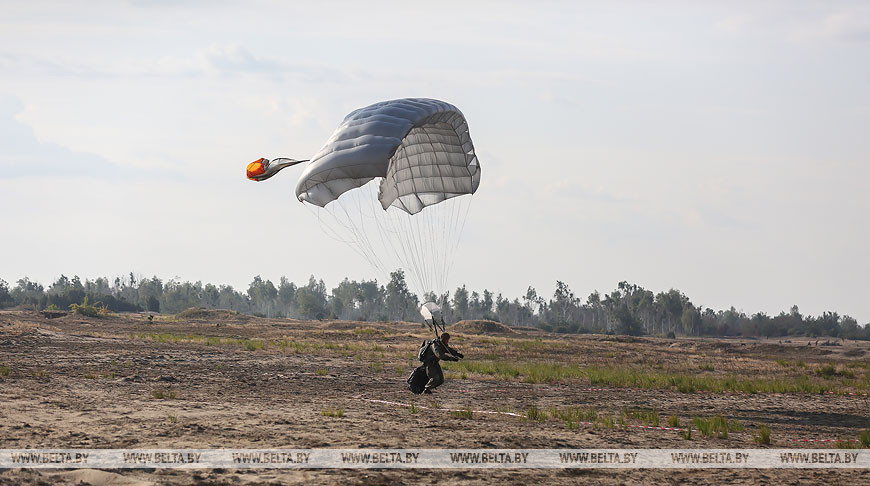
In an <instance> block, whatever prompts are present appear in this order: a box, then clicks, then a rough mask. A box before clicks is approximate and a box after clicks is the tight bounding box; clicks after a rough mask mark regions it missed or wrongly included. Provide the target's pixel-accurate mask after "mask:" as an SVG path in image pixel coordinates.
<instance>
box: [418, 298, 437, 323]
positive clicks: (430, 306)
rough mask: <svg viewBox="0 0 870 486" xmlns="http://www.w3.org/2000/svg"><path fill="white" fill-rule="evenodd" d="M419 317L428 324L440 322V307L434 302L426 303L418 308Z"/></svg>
mask: <svg viewBox="0 0 870 486" xmlns="http://www.w3.org/2000/svg"><path fill="white" fill-rule="evenodd" d="M420 315H421V316H423V320H424V321H426V322H428V323H438V322H441V307H438V304H436V303H435V302H426V303H425V304H423V305H422V306H421V307H420Z"/></svg>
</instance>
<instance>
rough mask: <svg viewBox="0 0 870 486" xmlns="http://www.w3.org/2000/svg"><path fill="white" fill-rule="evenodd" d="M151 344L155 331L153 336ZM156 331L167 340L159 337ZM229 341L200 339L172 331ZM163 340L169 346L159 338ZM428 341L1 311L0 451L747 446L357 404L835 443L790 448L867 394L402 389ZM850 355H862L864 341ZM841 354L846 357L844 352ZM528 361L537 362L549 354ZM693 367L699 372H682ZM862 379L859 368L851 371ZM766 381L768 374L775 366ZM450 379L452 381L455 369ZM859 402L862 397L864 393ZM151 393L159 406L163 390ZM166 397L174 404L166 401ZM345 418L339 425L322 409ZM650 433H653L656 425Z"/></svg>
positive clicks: (860, 413)
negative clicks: (556, 412) (425, 393)
mask: <svg viewBox="0 0 870 486" xmlns="http://www.w3.org/2000/svg"><path fill="white" fill-rule="evenodd" d="M152 333H153V335H152ZM157 333H165V334H164V337H163V338H160V337H158V336H157ZM185 335H191V336H200V337H202V336H205V337H213V338H219V337H224V338H232V339H235V340H237V342H235V343H226V342H224V343H222V344H211V345H209V344H207V343H205V342H199V341H197V340H196V339H193V338H191V339H188V340H184V339H179V338H180V337H181V336H185ZM166 336H175V340H178V342H175V340H173V339H172V338H171V337H170V338H167V337H166ZM424 336H425V334H424V333H423V331H422V330H421V329H420V327H419V326H418V325H414V324H409V323H388V324H371V323H344V322H305V321H293V320H279V319H250V320H249V319H246V318H242V317H238V316H232V315H227V316H224V317H220V316H213V317H212V318H207V319H201V320H184V319H180V320H179V319H172V318H171V317H165V316H158V317H157V319H155V320H154V322H149V321H147V320H146V317H145V316H142V315H120V316H110V317H108V318H103V319H90V318H82V317H79V316H74V315H67V316H64V317H60V318H55V319H48V318H46V317H44V316H42V315H40V314H37V313H35V312H18V311H5V312H0V366H4V367H6V368H7V369H8V373H7V374H5V376H0V417H2V420H0V448H160V447H173V448H267V447H268V448H315V447H332V448H358V447H367V448H372V447H384V448H400V447H407V448H478V447H488V448H592V447H613V448H620V447H625V448H690V447H691V448H731V447H757V446H756V445H755V444H754V442H753V440H752V437H751V434H739V433H735V434H731V435H730V436H729V438H728V439H722V438H709V437H703V436H701V435H699V434H696V435H695V436H694V437H693V438H692V440H691V441H687V440H685V439H684V438H683V437H681V435H680V434H679V433H678V432H673V431H666V430H643V429H620V428H613V429H610V428H606V427H597V428H596V427H593V426H583V425H581V426H579V427H576V428H570V427H568V426H566V425H565V423H563V422H561V421H558V420H549V421H547V422H544V423H542V422H537V421H529V420H522V419H518V418H516V417H510V416H503V415H479V414H476V415H474V416H473V417H472V418H471V419H467V418H462V417H459V416H456V415H453V414H450V413H447V412H437V411H419V412H417V413H411V411H409V410H408V409H407V408H401V407H393V406H388V405H382V404H375V403H371V402H366V401H363V400H360V399H359V397H367V398H373V399H382V400H391V401H396V402H401V403H411V402H414V403H415V404H417V405H424V406H432V407H448V408H457V409H481V410H482V409H486V410H511V411H517V412H523V411H526V410H528V409H529V408H530V407H533V406H534V407H539V408H542V409H546V408H548V407H566V406H581V407H596V408H597V409H598V410H599V411H602V412H606V411H609V410H612V411H614V414H615V413H618V411H620V410H624V409H635V408H643V409H651V410H656V411H658V412H659V414H660V415H661V416H662V418H663V420H664V418H665V417H667V416H669V415H677V416H680V417H682V418H683V420H684V421H686V420H689V418H690V417H693V416H713V415H723V416H725V417H728V418H729V419H734V420H739V421H740V422H741V423H742V424H744V425H745V427H746V429H747V432H748V431H750V430H754V429H755V428H756V427H757V426H759V425H761V424H765V425H768V426H770V427H771V429H772V430H773V433H772V437H773V438H774V440H773V444H772V445H771V447H814V448H821V447H832V446H831V445H829V444H823V443H812V444H809V443H796V442H790V441H789V439H805V438H835V439H836V438H856V437H857V436H858V431H860V430H861V429H866V428H870V398H868V397H866V396H861V395H858V396H840V395H811V394H800V393H795V394H752V395H749V394H734V393H722V394H711V393H679V392H677V391H675V390H636V389H628V388H608V389H605V390H592V389H590V388H591V387H590V385H589V384H588V383H582V382H570V381H569V382H562V383H550V384H542V383H536V384H532V383H525V382H524V381H523V380H522V379H516V380H497V379H495V378H493V377H488V376H482V375H476V374H472V375H467V376H466V377H465V378H461V377H459V376H458V375H457V374H456V373H450V374H449V375H448V381H447V383H446V384H445V385H444V386H443V387H442V388H440V389H439V390H438V391H437V393H436V394H435V395H434V396H432V397H426V398H422V397H415V396H414V395H412V394H411V393H410V392H408V391H406V390H405V389H404V380H405V378H406V376H407V374H408V372H409V371H410V369H411V367H412V365H413V361H412V358H413V353H414V351H415V348H416V347H417V346H418V345H419V343H420V341H421V340H422V339H423V337H424ZM457 337H459V339H457V340H456V341H457V342H458V344H459V345H461V346H462V349H463V352H464V353H465V354H466V356H468V357H473V356H475V355H476V354H485V353H490V354H492V352H493V350H494V349H495V350H497V349H500V348H498V343H497V342H496V343H493V342H492V341H491V340H490V338H481V337H478V336H462V335H459V336H457ZM512 337H513V338H524V337H525V338H530V339H534V338H543V339H544V340H545V341H544V342H545V343H546V342H548V341H546V340H548V339H553V340H554V341H553V342H558V343H567V344H565V345H564V346H563V347H560V348H559V349H560V351H559V355H558V356H559V359H561V360H567V361H569V362H577V363H579V364H581V365H588V364H592V363H595V364H598V365H601V364H602V363H606V362H607V361H608V360H610V361H619V362H625V363H629V362H630V363H646V362H649V363H650V366H661V363H683V362H686V363H697V362H700V361H705V360H707V361H712V362H715V363H717V369H718V368H719V367H721V368H723V369H729V367H733V368H734V369H735V370H738V371H739V372H741V373H753V371H752V370H753V369H754V368H753V367H757V368H758V369H760V370H775V369H776V366H777V365H776V364H773V363H772V360H773V359H776V358H780V359H798V358H800V359H804V360H807V362H808V363H813V362H815V361H819V362H826V361H829V360H852V361H856V362H859V363H862V365H866V363H867V358H868V354H870V353H866V352H865V353H863V354H862V353H861V352H860V350H867V349H870V347H867V346H866V344H865V343H852V344H849V343H846V346H839V347H831V348H830V349H828V348H824V349H823V348H821V347H817V346H815V345H813V346H806V342H805V341H801V342H797V341H796V342H793V343H784V344H782V345H780V344H779V342H778V341H776V340H774V341H771V342H756V341H739V340H730V341H714V340H666V339H653V338H644V339H640V340H632V339H628V340H622V341H623V342H620V341H621V340H615V339H614V338H612V337H606V336H571V337H565V336H555V335H543V334H541V333H532V332H529V333H528V335H526V334H524V333H523V332H521V333H520V334H519V335H517V336H512ZM255 338H257V339H284V340H287V339H290V340H293V341H294V342H302V343H309V346H307V347H302V348H287V347H285V348H283V349H282V348H280V347H276V346H268V347H266V348H265V349H256V348H255V349H249V346H246V345H245V343H246V342H247V341H244V340H245V339H255ZM861 346H864V348H861ZM850 349H858V350H859V351H858V352H855V351H853V352H852V353H851V355H852V357H846V356H845V353H847V352H848V351H849V350H850ZM546 353H547V352H546V351H541V350H538V351H535V352H533V353H531V354H528V355H527V357H528V356H531V358H533V359H552V358H548V357H547V354H546ZM694 369H697V367H696V368H694ZM861 369H866V368H858V370H859V371H860V370H861ZM771 372H772V371H771ZM451 375H452V376H451ZM864 393H866V390H865V391H864ZM161 396H162V397H163V398H160V397H161ZM171 396H174V398H169V397H171ZM326 409H341V410H342V411H343V416H341V417H329V416H325V415H323V411H324V410H326ZM663 425H664V424H663ZM434 481H438V482H446V483H449V484H454V483H457V484H492V483H498V484H529V483H531V482H534V481H542V482H544V483H546V484H576V483H578V482H589V483H597V484H641V483H643V484H649V483H663V484H669V483H682V482H691V483H697V484H730V483H752V484H755V483H759V484H768V483H771V484H799V483H820V482H826V483H829V484H870V471H867V470H862V471H842V472H838V471H825V470H818V471H816V470H795V471H788V470H747V471H740V470H685V471H667V470H621V471H602V470H478V471H474V470H395V471H393V470H300V471H292V470H200V471H184V470H113V471H98V470H63V471H49V470H21V469H16V470H5V471H0V484H21V483H34V484H81V483H88V484H105V485H109V484H118V485H121V484H189V483H205V484H296V483H304V484H312V483H314V484H319V483H340V484H408V483H422V482H434Z"/></svg>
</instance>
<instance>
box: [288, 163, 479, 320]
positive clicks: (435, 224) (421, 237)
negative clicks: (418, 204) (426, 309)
mask: <svg viewBox="0 0 870 486" xmlns="http://www.w3.org/2000/svg"><path fill="white" fill-rule="evenodd" d="M379 181H380V179H378V178H376V179H373V180H371V181H369V182H368V183H366V184H364V185H363V186H361V187H359V188H358V189H355V190H351V191H347V192H345V193H344V194H342V195H341V197H340V198H338V199H336V200H334V201H332V202H330V203H328V204H327V205H326V206H325V207H323V208H320V207H311V208H307V209H308V210H309V211H311V212H312V213H313V214H314V215H315V217H317V220H318V223H319V224H320V226H321V229H322V230H323V231H324V233H325V234H327V235H328V236H330V237H331V238H332V239H334V240H336V241H339V242H341V243H343V244H346V245H347V246H349V247H351V249H352V250H353V251H354V253H356V254H357V255H359V256H360V257H362V259H363V260H365V261H366V262H367V263H368V264H369V265H370V266H371V267H372V268H373V269H375V270H376V271H377V272H378V274H379V276H381V277H383V281H385V282H389V275H390V272H392V271H394V270H396V269H397V268H402V269H404V270H405V273H406V278H407V281H408V285H409V287H410V290H412V291H414V292H415V293H417V295H418V296H419V297H420V298H425V295H426V294H427V293H432V294H434V295H433V296H432V297H433V298H434V300H435V301H436V302H437V303H438V304H439V305H440V306H442V307H443V306H444V305H446V303H447V301H448V299H449V295H450V292H449V289H448V288H447V284H448V280H449V275H450V272H451V270H452V268H453V265H454V263H455V256H456V250H457V248H458V246H459V243H460V236H461V234H462V231H463V229H464V226H465V223H466V220H467V216H468V212H469V210H470V206H471V195H469V194H465V195H462V196H455V197H451V198H448V199H447V200H444V201H442V202H440V203H437V204H433V205H429V206H426V207H424V208H423V209H422V210H421V211H420V212H418V213H416V214H414V215H411V214H408V213H407V212H405V211H404V210H402V209H400V208H398V207H394V206H390V207H388V208H387V209H386V210H384V209H383V207H382V206H381V204H380V202H379V200H378V192H379V184H380V182H379ZM304 205H305V206H308V204H304Z"/></svg>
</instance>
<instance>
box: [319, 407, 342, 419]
mask: <svg viewBox="0 0 870 486" xmlns="http://www.w3.org/2000/svg"><path fill="white" fill-rule="evenodd" d="M320 415H323V416H324V417H344V410H342V409H340V408H324V409H323V410H321V411H320Z"/></svg>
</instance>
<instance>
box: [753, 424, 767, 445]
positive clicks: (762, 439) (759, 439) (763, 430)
mask: <svg viewBox="0 0 870 486" xmlns="http://www.w3.org/2000/svg"><path fill="white" fill-rule="evenodd" d="M754 439H755V443H756V444H758V445H770V427H768V426H766V425H762V426H761V427H759V428H758V434H756V435H755V437H754Z"/></svg>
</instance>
